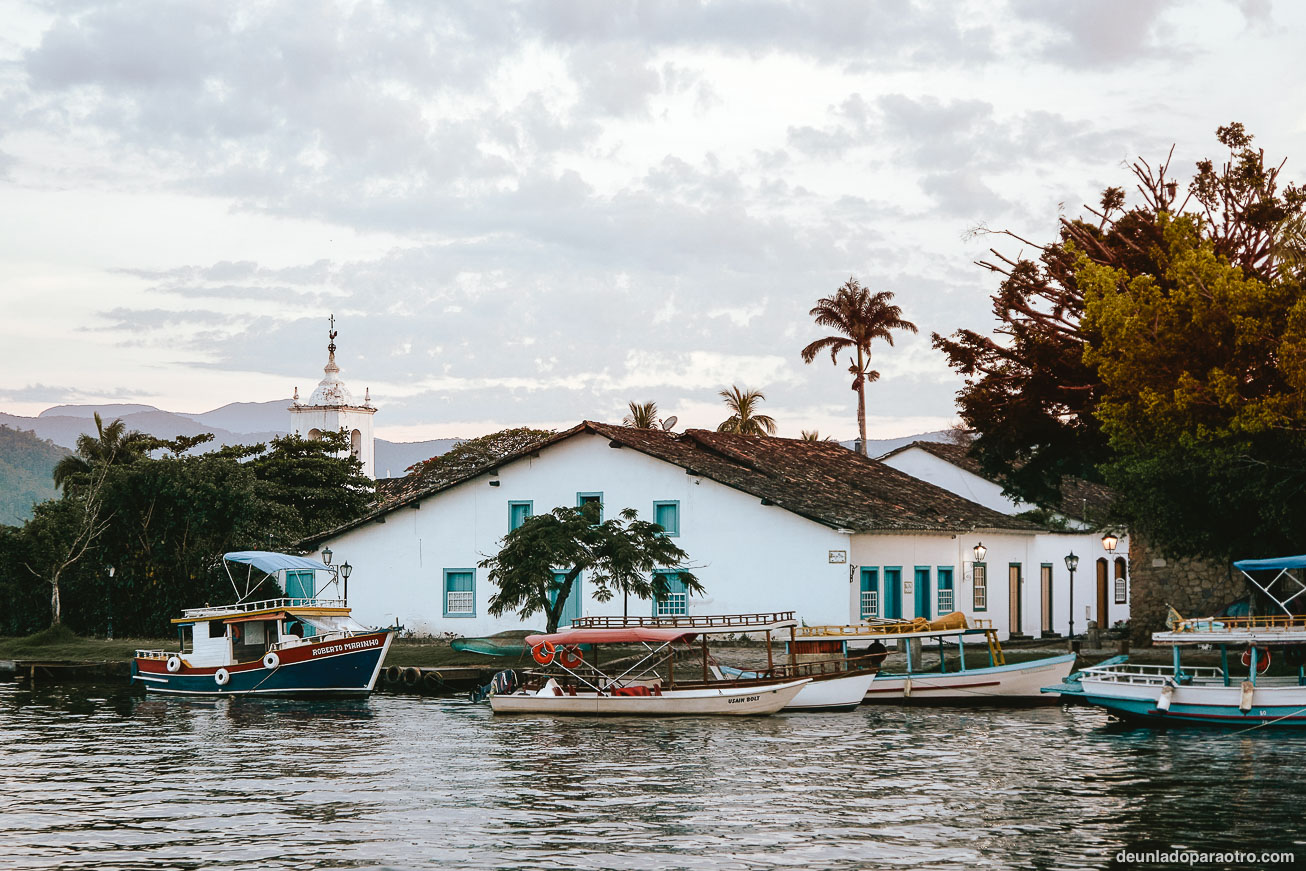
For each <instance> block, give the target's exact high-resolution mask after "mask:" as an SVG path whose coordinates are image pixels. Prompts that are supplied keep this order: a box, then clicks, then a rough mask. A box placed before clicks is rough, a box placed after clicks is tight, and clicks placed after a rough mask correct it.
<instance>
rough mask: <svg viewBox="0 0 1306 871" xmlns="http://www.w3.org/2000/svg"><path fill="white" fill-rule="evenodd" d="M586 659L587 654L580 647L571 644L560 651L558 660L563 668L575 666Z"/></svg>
mask: <svg viewBox="0 0 1306 871" xmlns="http://www.w3.org/2000/svg"><path fill="white" fill-rule="evenodd" d="M584 661H585V654H584V653H582V652H581V649H580V648H579V647H575V646H569V647H564V648H562V649H561V650H559V651H558V662H560V663H562V667H563V668H575V667H576V666H578V665H580V664H581V663H582V662H584Z"/></svg>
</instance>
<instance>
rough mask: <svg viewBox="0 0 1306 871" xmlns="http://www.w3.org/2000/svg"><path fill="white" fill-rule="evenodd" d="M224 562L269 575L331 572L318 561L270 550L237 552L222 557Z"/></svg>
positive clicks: (328, 567) (325, 565) (324, 564)
mask: <svg viewBox="0 0 1306 871" xmlns="http://www.w3.org/2000/svg"><path fill="white" fill-rule="evenodd" d="M222 558H223V559H224V560H227V561H228V562H233V563H241V564H243V565H247V566H253V567H254V568H256V569H258V570H259V571H261V572H266V573H267V574H269V575H275V574H276V573H277V572H284V571H286V570H291V571H293V570H296V569H312V570H314V571H319V572H329V571H331V567H330V566H328V565H327V564H326V563H321V562H318V561H317V560H312V559H307V558H305V557H302V556H291V555H290V554H288V553H276V552H275V551H270V550H237V551H232V552H231V553H224V554H223V555H222Z"/></svg>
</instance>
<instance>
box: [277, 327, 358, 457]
mask: <svg viewBox="0 0 1306 871" xmlns="http://www.w3.org/2000/svg"><path fill="white" fill-rule="evenodd" d="M335 325H336V318H335V315H332V316H331V330H330V331H329V332H328V333H327V340H328V344H327V362H326V366H324V367H322V372H323V376H322V380H321V381H319V382H318V384H317V389H316V390H314V391H313V395H312V396H310V397H309V399H308V402H306V403H304V402H300V401H299V388H298V387H296V388H295V398H294V400H293V401H292V404H291V406H290V431H291V432H293V433H295V434H297V435H301V436H304V437H306V438H310V439H315V438H318V437H319V436H321V435H322V433H324V432H340V431H341V430H344V431H345V434H346V435H347V436H348V437H349V453H350V454H352V455H353V456H354V457H357V458H358V461H359V462H361V463H362V464H363V474H364V475H366V476H367V477H369V478H372V479H375V478H376V439H375V437H374V436H373V435H372V415H374V414H376V409H375V408H373V407H372V393H371V390H368V391H366V393H365V395H364V397H363V404H362V405H356V404H355V403H354V397H353V394H351V393H350V392H349V388H348V387H346V386H345V382H343V381H341V380H340V367H339V366H338V365H336V330H335Z"/></svg>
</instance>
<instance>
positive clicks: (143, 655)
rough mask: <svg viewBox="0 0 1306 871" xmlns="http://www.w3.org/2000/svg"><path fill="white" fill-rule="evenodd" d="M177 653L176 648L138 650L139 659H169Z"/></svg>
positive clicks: (137, 656)
mask: <svg viewBox="0 0 1306 871" xmlns="http://www.w3.org/2000/svg"><path fill="white" fill-rule="evenodd" d="M175 653H177V651H175V650H137V651H136V658H137V659H167V658H168V657H169V656H172V655H173V654H175Z"/></svg>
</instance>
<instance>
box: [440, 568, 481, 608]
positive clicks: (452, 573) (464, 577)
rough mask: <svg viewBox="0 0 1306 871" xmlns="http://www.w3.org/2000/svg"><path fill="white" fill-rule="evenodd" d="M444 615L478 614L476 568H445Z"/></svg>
mask: <svg viewBox="0 0 1306 871" xmlns="http://www.w3.org/2000/svg"><path fill="white" fill-rule="evenodd" d="M444 616H446V617H475V616H476V570H475V569H445V570H444Z"/></svg>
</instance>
